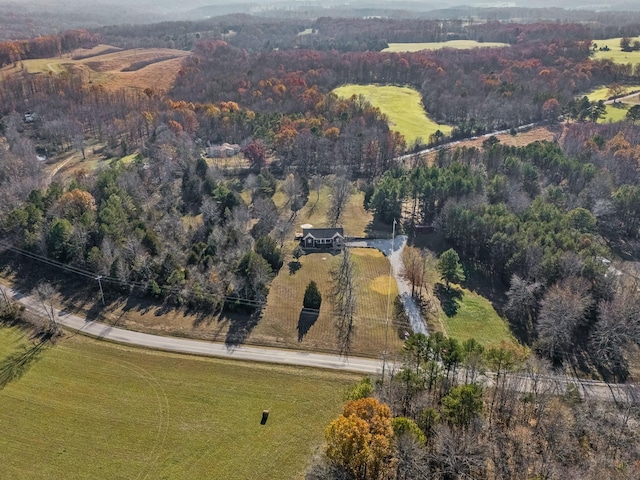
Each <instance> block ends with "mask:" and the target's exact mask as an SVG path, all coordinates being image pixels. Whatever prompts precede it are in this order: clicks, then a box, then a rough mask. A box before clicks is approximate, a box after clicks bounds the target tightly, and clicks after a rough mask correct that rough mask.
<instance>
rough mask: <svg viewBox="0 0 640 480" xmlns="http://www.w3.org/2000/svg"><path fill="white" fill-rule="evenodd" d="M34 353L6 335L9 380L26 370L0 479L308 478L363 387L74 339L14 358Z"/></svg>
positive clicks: (7, 400) (10, 400)
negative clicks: (351, 396) (334, 425)
mask: <svg viewBox="0 0 640 480" xmlns="http://www.w3.org/2000/svg"><path fill="white" fill-rule="evenodd" d="M20 344H22V345H24V349H23V348H22V347H21V346H20ZM30 346H31V342H30V341H29V340H27V339H26V338H24V336H21V334H20V333H19V332H17V331H15V330H8V329H7V328H6V327H5V328H2V329H0V353H2V357H1V358H0V361H1V362H2V365H1V367H2V368H0V372H2V373H3V374H6V372H7V371H13V370H15V369H16V368H21V369H22V370H23V371H22V372H21V373H22V376H20V377H19V378H15V379H14V380H12V381H10V382H9V383H8V384H7V385H6V386H5V387H4V389H0V428H1V430H2V435H1V436H0V451H2V475H0V476H2V478H11V479H32V478H41V479H66V478H78V479H79V478H86V479H101V478H104V479H130V478H140V479H142V478H154V479H163V478H164V479H181V478H184V479H191V478H211V479H225V480H226V479H230V478H233V479H255V478H260V479H282V478H303V476H304V471H305V469H306V465H307V464H308V463H309V461H310V460H311V458H312V456H313V454H314V452H315V451H317V449H318V448H319V447H320V446H321V445H322V442H323V431H324V428H325V426H326V425H327V424H328V422H329V421H330V420H331V419H332V418H334V417H335V416H336V415H337V414H338V413H339V412H340V410H341V407H342V401H343V394H344V391H345V389H346V388H347V387H348V386H349V385H350V384H352V383H354V382H355V381H356V379H357V377H355V376H354V375H350V374H345V373H338V372H328V371H321V370H314V369H304V368H293V367H284V366H274V365H265V364H255V363H243V362H233V361H226V360H217V359H208V358H199V357H189V356H183V355H177V354H168V353H162V352H155V351H147V350H140V349H135V348H131V347H124V346H120V345H114V344H109V343H102V342H98V341H95V340H91V339H88V338H85V337H82V336H79V335H71V334H67V335H66V336H65V338H63V339H61V340H59V341H58V343H57V345H55V346H52V347H45V348H42V349H41V350H39V352H38V353H37V355H36V357H37V358H35V361H32V362H29V363H27V364H26V365H23V366H22V367H21V366H20V365H21V363H20V361H19V359H16V358H9V359H8V358H7V356H8V355H9V354H10V353H11V352H12V351H13V352H14V353H15V354H20V353H21V352H22V353H24V352H28V349H29V348H30ZM14 357H15V355H14ZM12 369H13V370H12ZM264 409H269V410H270V415H269V419H268V422H267V423H266V424H265V425H260V420H261V416H262V411H263V410H264Z"/></svg>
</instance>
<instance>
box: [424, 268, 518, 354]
mask: <svg viewBox="0 0 640 480" xmlns="http://www.w3.org/2000/svg"><path fill="white" fill-rule="evenodd" d="M426 280H427V283H428V284H429V286H430V287H431V288H430V290H431V291H433V290H434V289H435V288H436V285H437V284H438V283H439V282H441V280H440V274H439V273H438V272H437V270H436V260H435V258H434V260H433V261H432V262H430V263H429V264H428V265H427V272H426ZM452 287H453V288H455V289H457V290H458V291H459V292H460V293H461V295H459V297H458V298H457V300H456V309H455V314H453V315H447V314H446V313H445V311H444V309H443V308H442V305H441V303H440V302H439V301H438V298H436V295H435V294H434V295H433V296H434V298H433V301H434V302H435V303H436V305H437V306H438V309H437V314H436V315H434V316H433V318H431V320H430V321H429V322H428V324H429V325H428V326H429V328H431V329H432V330H436V331H443V333H445V334H446V335H447V336H449V337H453V338H456V339H457V340H459V341H460V342H464V341H465V340H468V339H469V338H475V339H476V340H477V341H478V342H480V343H481V344H482V345H483V346H485V347H487V348H490V347H495V346H498V345H500V344H501V343H502V344H506V345H514V346H516V345H519V343H518V341H517V340H516V339H515V337H514V336H513V334H512V333H511V331H510V330H509V325H508V324H507V322H506V320H505V319H503V318H502V317H500V315H498V312H496V310H495V308H493V305H491V302H490V301H489V300H488V299H487V298H485V297H483V296H482V295H480V294H479V293H477V292H474V291H472V290H469V289H468V288H464V287H462V286H460V285H453V284H452ZM449 313H452V311H450V312H449Z"/></svg>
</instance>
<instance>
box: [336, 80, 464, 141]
mask: <svg viewBox="0 0 640 480" xmlns="http://www.w3.org/2000/svg"><path fill="white" fill-rule="evenodd" d="M334 93H335V94H336V95H338V96H340V97H351V96H352V95H364V97H365V98H366V99H367V101H369V102H370V103H371V104H372V105H373V106H375V107H378V108H379V109H380V111H381V112H382V113H384V114H385V115H386V116H387V117H389V122H390V127H391V129H392V130H395V131H398V132H400V133H401V134H402V135H404V138H405V139H406V141H407V143H408V144H411V143H412V142H414V141H415V140H416V139H417V138H422V140H423V141H424V142H427V141H429V136H430V135H431V134H433V133H435V132H436V130H440V131H441V132H442V133H444V134H445V135H448V134H450V133H451V127H450V126H449V125H443V124H438V123H436V122H434V121H433V120H431V119H430V118H429V117H428V116H427V112H425V111H424V108H423V106H422V100H421V98H420V93H419V92H418V91H417V90H414V89H413V88H409V87H395V86H390V85H384V86H381V85H344V86H342V87H338V88H336V89H335V90H334Z"/></svg>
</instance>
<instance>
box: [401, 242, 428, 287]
mask: <svg viewBox="0 0 640 480" xmlns="http://www.w3.org/2000/svg"><path fill="white" fill-rule="evenodd" d="M402 263H403V266H404V270H403V272H402V277H403V278H404V279H405V280H406V281H408V282H409V283H411V296H412V297H415V295H416V288H417V289H418V294H420V293H421V291H422V287H423V286H424V282H425V278H424V275H425V258H424V256H423V253H422V252H421V251H420V249H418V248H416V247H411V246H409V247H406V248H405V249H404V251H403V252H402Z"/></svg>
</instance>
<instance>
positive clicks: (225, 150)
mask: <svg viewBox="0 0 640 480" xmlns="http://www.w3.org/2000/svg"><path fill="white" fill-rule="evenodd" d="M239 153H240V145H238V144H237V143H234V144H229V143H223V144H222V145H213V146H211V147H207V156H209V157H211V158H226V157H233V156H234V155H237V154H239Z"/></svg>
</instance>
